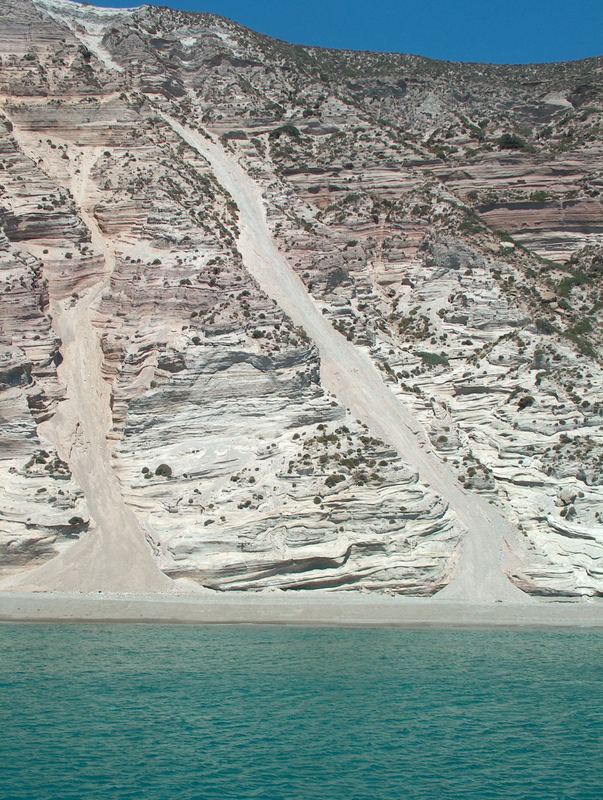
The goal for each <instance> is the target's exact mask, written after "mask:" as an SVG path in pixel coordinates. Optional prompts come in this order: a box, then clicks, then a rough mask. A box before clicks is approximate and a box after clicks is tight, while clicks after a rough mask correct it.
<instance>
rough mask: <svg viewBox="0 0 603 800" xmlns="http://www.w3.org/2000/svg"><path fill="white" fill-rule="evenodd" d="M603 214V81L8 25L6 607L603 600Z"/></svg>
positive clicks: (543, 68)
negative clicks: (243, 595) (100, 596)
mask: <svg viewBox="0 0 603 800" xmlns="http://www.w3.org/2000/svg"><path fill="white" fill-rule="evenodd" d="M602 198H603V58H597V59H589V60H586V61H581V62H572V63H567V64H547V65H530V66H518V67H507V66H490V65H481V64H455V63H446V62H437V61H433V60H429V59H425V58H419V57H416V56H404V55H396V54H391V55H390V54H379V53H361V52H352V51H329V50H323V49H319V48H311V47H301V46H293V45H288V44H286V43H283V42H280V41H276V40H273V39H270V38H268V37H265V36H262V35H260V34H257V33H254V32H253V31H250V30H249V29H247V28H244V27H242V26H239V25H237V24H235V23H234V22H230V21H228V20H225V19H222V18H219V17H216V16H213V15H209V14H186V13H182V12H177V11H173V10H170V9H167V8H165V9H160V8H152V7H145V6H143V7H141V8H139V9H134V10H115V9H98V8H94V7H89V6H83V5H77V4H74V3H72V2H70V1H69V0H4V3H3V6H2V9H0V440H1V443H2V446H1V448H0V485H1V486H2V487H3V488H2V490H1V491H2V502H1V503H0V572H1V574H2V577H3V582H2V587H3V588H6V587H17V586H18V587H25V588H36V589H59V590H67V591H71V590H73V591H92V590H97V589H102V590H107V591H125V592H134V591H138V592H155V591H157V592H163V591H171V590H173V589H182V590H191V589H193V588H195V587H199V586H203V587H208V588H211V589H217V590H220V591H225V590H259V589H266V588H281V589H313V588H322V589H332V590H351V589H361V590H365V591H377V592H388V593H393V594H407V595H432V594H434V593H439V594H438V596H442V597H449V598H461V599H479V600H495V599H507V598H512V599H515V600H517V599H519V600H521V599H522V598H526V599H527V595H528V594H536V595H570V596H573V595H597V594H598V595H602V594H603V428H602V426H601V416H602V409H603V370H602V362H601V345H602V338H603V337H602V330H603V328H602V316H603V314H602V309H603V307H602V304H601V287H602V283H603V280H602V278H603V199H602ZM525 593H527V594H525Z"/></svg>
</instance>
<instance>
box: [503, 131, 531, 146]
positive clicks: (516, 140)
mask: <svg viewBox="0 0 603 800" xmlns="http://www.w3.org/2000/svg"><path fill="white" fill-rule="evenodd" d="M498 146H499V147H500V148H501V149H503V150H523V149H524V148H525V147H527V145H526V142H525V141H524V140H523V139H520V137H519V136H516V135H515V134H514V133H503V135H502V136H501V137H500V139H499V140H498Z"/></svg>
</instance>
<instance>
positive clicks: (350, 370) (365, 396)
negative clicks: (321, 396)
mask: <svg viewBox="0 0 603 800" xmlns="http://www.w3.org/2000/svg"><path fill="white" fill-rule="evenodd" d="M161 115H162V117H163V118H164V119H165V121H166V122H167V123H168V124H169V125H170V126H171V128H172V129H173V130H174V131H175V132H176V133H177V134H178V135H179V136H180V137H181V138H182V139H183V140H184V141H185V142H187V143H188V144H189V145H190V146H191V147H193V148H194V149H195V150H196V151H197V152H198V153H200V154H201V155H202V156H204V157H205V158H206V159H207V160H208V161H209V163H210V165H211V167H212V169H213V171H214V174H215V176H216V178H217V180H218V181H219V182H220V184H221V185H222V186H223V187H224V189H226V191H227V192H228V193H229V194H230V195H231V196H232V198H233V199H234V201H235V202H236V204H237V206H238V208H239V215H240V220H239V227H240V237H239V241H238V246H239V249H240V251H241V254H242V256H243V261H244V263H245V266H246V268H247V269H248V270H249V272H250V273H251V274H252V275H253V276H254V277H255V279H256V280H257V281H258V283H259V284H260V286H261V287H262V289H263V290H264V291H265V292H266V294H268V295H269V296H270V297H272V298H273V299H274V300H276V302H277V303H278V304H279V305H280V307H281V308H282V309H283V310H284V311H285V312H286V313H287V314H288V315H289V316H290V317H291V319H292V320H293V322H294V323H295V324H296V325H301V326H302V327H303V328H304V330H305V331H306V332H307V334H308V335H309V336H310V338H311V339H312V340H313V341H314V342H315V343H316V345H317V347H318V349H319V352H320V358H321V382H322V384H323V386H324V387H325V388H326V389H327V390H329V391H331V392H333V394H335V395H336V396H337V397H338V398H339V400H340V402H342V403H343V404H344V405H345V406H347V407H348V408H349V409H350V410H351V411H352V412H353V413H354V414H355V415H356V416H357V417H358V418H359V419H360V420H362V421H363V422H365V423H366V424H367V425H368V426H369V428H370V429H371V430H372V432H373V433H375V434H378V435H379V436H381V438H383V439H384V440H385V441H387V442H389V443H390V444H391V445H393V446H394V447H395V448H396V449H397V450H398V452H399V453H400V455H401V456H402V457H403V458H404V460H405V461H406V462H407V463H409V464H411V465H413V466H414V467H415V468H417V469H418V471H419V475H420V477H421V480H423V481H424V482H425V483H427V484H429V485H430V486H431V487H432V488H433V489H434V490H435V491H436V492H437V493H438V494H439V495H441V496H442V497H443V498H444V499H445V500H446V501H447V502H448V503H449V504H450V506H451V508H452V509H453V511H454V512H455V514H456V515H457V517H458V519H459V520H460V522H461V524H462V525H463V526H464V527H465V528H466V529H467V534H466V535H465V537H464V539H463V543H462V546H461V548H460V553H459V555H458V561H457V564H456V569H455V572H454V575H453V576H452V580H451V582H450V584H449V585H448V586H447V587H446V588H445V589H444V590H442V591H441V592H440V593H439V594H438V595H437V597H438V598H441V599H470V600H480V601H492V600H512V601H515V602H517V601H521V600H522V599H525V600H529V598H528V596H527V595H525V594H524V593H523V592H521V591H520V590H519V589H518V588H517V587H515V586H514V585H513V584H512V583H511V582H510V581H509V580H508V578H507V577H506V575H505V569H507V568H508V563H509V561H510V551H509V548H510V547H513V548H514V549H516V550H519V536H518V534H517V533H516V531H515V530H514V529H513V527H512V526H511V525H510V524H509V523H508V522H507V521H506V520H505V519H504V518H503V517H502V516H501V515H500V514H499V513H498V512H497V511H495V509H494V508H493V507H492V506H491V505H489V504H488V502H487V501H486V500H484V499H483V498H481V497H479V496H477V495H473V494H471V493H467V492H465V491H464V490H463V489H462V488H461V487H460V486H459V484H458V482H457V480H456V478H455V477H454V475H453V474H452V473H451V471H450V470H449V469H448V468H447V467H446V465H445V464H444V463H443V462H442V461H441V460H440V459H439V458H438V457H437V455H436V454H435V453H434V452H433V450H432V449H431V448H430V446H429V443H428V440H427V437H426V436H425V433H424V431H423V430H422V429H421V428H420V426H419V424H418V423H417V422H416V420H415V419H414V418H413V416H412V414H411V413H410V411H409V410H408V409H407V408H406V407H405V406H404V405H403V404H402V403H401V402H399V401H398V400H397V399H396V397H395V396H394V395H393V393H392V392H391V391H390V390H389V389H388V387H387V386H386V384H385V383H384V382H383V380H382V378H381V376H380V374H379V372H378V371H377V369H376V367H375V365H374V364H373V363H372V362H371V360H370V358H369V357H368V355H367V354H366V353H365V352H364V351H362V350H360V349H359V348H357V347H356V346H354V345H353V344H351V343H350V342H348V341H347V339H345V338H344V337H343V336H341V335H340V334H339V333H337V331H335V329H334V328H333V327H332V326H331V324H330V323H329V322H328V321H327V320H326V319H325V318H324V317H323V315H322V313H321V312H320V309H319V308H318V307H317V305H316V304H315V302H314V300H313V299H312V297H311V296H310V294H309V293H308V292H307V290H306V288H305V286H304V285H303V283H302V281H301V279H300V278H299V277H298V275H297V274H296V273H295V271H294V270H293V268H292V267H291V266H290V265H289V263H288V262H287V260H286V259H285V257H284V256H283V255H282V254H281V253H280V252H279V250H278V248H277V246H276V244H275V242H274V239H273V237H272V234H271V232H270V229H269V227H268V223H267V219H266V212H265V207H264V202H263V199H262V193H261V189H260V187H259V186H258V184H257V183H256V182H255V181H254V180H253V179H252V178H251V177H250V176H249V175H248V173H247V172H246V171H245V170H244V169H243V168H242V167H241V165H240V164H239V163H238V162H237V161H236V160H235V158H234V157H233V156H231V155H230V154H229V153H228V152H227V151H226V150H225V149H224V148H223V147H222V145H221V144H219V143H218V142H216V141H214V140H213V139H212V140H209V139H208V138H206V137H205V136H203V135H202V134H200V133H198V132H197V131H195V130H192V129H190V128H187V127H185V126H183V125H181V124H180V123H179V122H178V121H177V120H175V119H174V118H172V117H170V116H169V115H167V114H164V113H162V114H161Z"/></svg>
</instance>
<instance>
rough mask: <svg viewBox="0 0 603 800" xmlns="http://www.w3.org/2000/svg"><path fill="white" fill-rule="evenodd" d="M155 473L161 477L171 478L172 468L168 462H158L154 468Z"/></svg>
mask: <svg viewBox="0 0 603 800" xmlns="http://www.w3.org/2000/svg"><path fill="white" fill-rule="evenodd" d="M155 475H160V476H161V477H163V478H171V477H172V468H171V467H170V466H169V465H168V464H160V465H159V466H158V467H157V469H156V470H155Z"/></svg>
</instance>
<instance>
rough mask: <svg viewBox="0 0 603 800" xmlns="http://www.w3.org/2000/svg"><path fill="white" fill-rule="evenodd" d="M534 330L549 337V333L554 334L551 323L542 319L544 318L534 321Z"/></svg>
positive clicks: (553, 327)
mask: <svg viewBox="0 0 603 800" xmlns="http://www.w3.org/2000/svg"><path fill="white" fill-rule="evenodd" d="M536 330H537V331H538V333H546V334H548V335H550V334H551V333H555V326H554V325H553V323H552V322H549V320H548V319H544V317H540V318H539V319H537V320H536Z"/></svg>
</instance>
